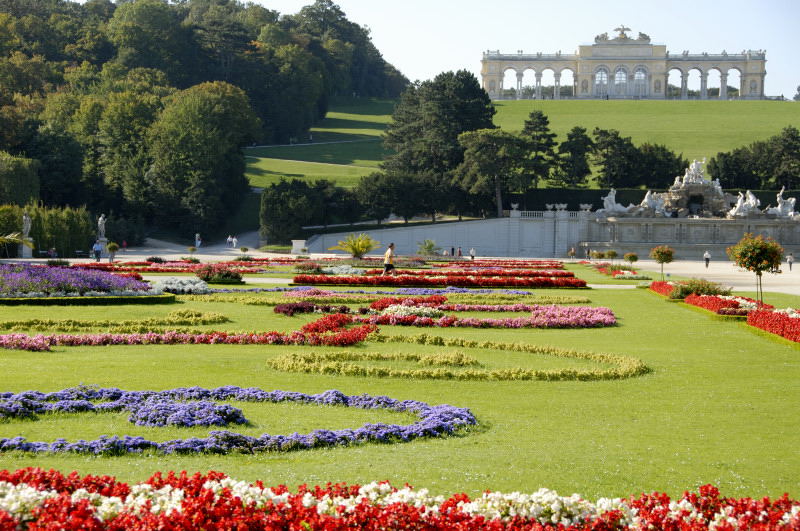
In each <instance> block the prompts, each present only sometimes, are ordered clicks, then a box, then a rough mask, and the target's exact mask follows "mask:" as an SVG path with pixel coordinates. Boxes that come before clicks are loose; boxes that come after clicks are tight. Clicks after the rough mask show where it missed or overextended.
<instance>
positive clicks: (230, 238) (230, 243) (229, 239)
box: [225, 234, 233, 247]
mask: <svg viewBox="0 0 800 531" xmlns="http://www.w3.org/2000/svg"><path fill="white" fill-rule="evenodd" d="M225 241H227V242H228V247H233V236H231V235H230V234H228V239H227V240H225Z"/></svg>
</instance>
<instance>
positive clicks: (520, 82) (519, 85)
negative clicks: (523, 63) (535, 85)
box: [517, 72, 523, 99]
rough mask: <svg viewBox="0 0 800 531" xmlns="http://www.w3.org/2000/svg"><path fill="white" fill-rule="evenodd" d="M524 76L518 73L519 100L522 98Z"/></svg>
mask: <svg viewBox="0 0 800 531" xmlns="http://www.w3.org/2000/svg"><path fill="white" fill-rule="evenodd" d="M522 76H523V74H522V73H520V72H517V99H521V98H522Z"/></svg>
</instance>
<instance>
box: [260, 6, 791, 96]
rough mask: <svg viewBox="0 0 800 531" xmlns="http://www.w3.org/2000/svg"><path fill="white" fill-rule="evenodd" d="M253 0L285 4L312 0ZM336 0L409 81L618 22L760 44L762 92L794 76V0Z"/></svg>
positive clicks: (785, 87) (784, 89) (724, 42)
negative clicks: (497, 52)
mask: <svg viewBox="0 0 800 531" xmlns="http://www.w3.org/2000/svg"><path fill="white" fill-rule="evenodd" d="M255 1H256V2H257V3H259V4H261V5H263V6H265V7H268V8H269V9H274V10H277V11H279V12H280V13H281V14H291V13H296V12H297V11H299V10H300V8H302V7H303V6H304V5H307V4H309V3H311V1H312V0H255ZM334 1H335V2H336V3H337V4H338V5H339V7H340V8H341V9H342V10H343V11H344V12H345V13H346V15H347V18H348V19H349V20H351V21H353V22H356V23H358V24H360V25H362V26H367V27H368V28H370V30H371V34H372V41H373V43H374V44H375V45H376V46H377V48H378V50H380V51H381V53H382V54H383V56H384V58H385V59H386V60H387V61H389V62H390V63H392V64H393V65H394V66H395V67H397V68H398V69H399V70H400V71H401V72H402V73H403V74H405V75H406V77H408V78H409V79H411V80H412V81H414V80H425V79H431V78H432V77H434V76H435V75H436V74H438V73H440V72H444V71H448V70H459V69H463V68H465V69H468V70H470V71H472V72H473V73H474V74H475V75H476V77H478V79H480V75H479V73H480V67H481V65H480V60H481V53H482V52H484V51H486V50H498V49H499V50H500V51H501V52H505V53H516V51H517V50H523V52H524V53H534V52H544V53H555V52H557V51H559V50H561V51H562V53H565V54H566V53H574V52H575V51H577V48H578V45H580V44H591V43H592V42H593V40H594V36H595V35H598V34H600V33H603V32H608V33H609V35H613V34H614V31H613V29H614V28H616V27H618V26H619V25H620V24H624V25H625V26H628V27H629V28H631V29H632V31H631V32H629V35H633V36H635V35H637V34H638V33H639V32H643V33H646V34H648V35H649V36H650V37H651V39H652V40H653V42H654V43H658V44H666V45H667V50H668V51H670V52H672V53H680V52H682V51H683V50H689V52H690V53H702V52H709V53H720V52H722V50H726V51H728V52H729V53H738V52H740V51H741V50H743V49H752V50H766V51H767V67H766V68H767V76H766V80H765V93H766V94H767V95H768V96H779V95H781V94H783V95H784V96H786V97H787V98H791V97H792V96H793V95H794V94H796V93H797V87H798V85H800V53H798V51H797V50H798V42H799V41H798V37H799V36H800V32H798V28H800V0H758V1H754V0H747V1H743V0H726V1H724V2H723V1H720V0H693V1H688V0H660V1H651V0H638V1H629V0H605V1H601V0H594V1H590V0H546V1H544V0H527V1H525V0H480V1H479V0H392V1H387V0H338V1H336V0H334ZM670 82H672V80H671V81H670ZM524 84H528V83H527V78H526V80H525V81H524ZM543 84H548V83H547V80H546V79H544V80H543ZM729 84H731V83H729ZM709 86H712V81H711V79H710V80H709ZM716 86H718V85H716ZM689 88H690V89H696V88H699V78H697V77H696V76H694V77H692V78H690V82H689Z"/></svg>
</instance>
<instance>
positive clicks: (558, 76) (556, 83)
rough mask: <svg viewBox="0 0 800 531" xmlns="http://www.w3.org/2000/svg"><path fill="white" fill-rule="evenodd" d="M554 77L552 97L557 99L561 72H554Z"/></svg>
mask: <svg viewBox="0 0 800 531" xmlns="http://www.w3.org/2000/svg"><path fill="white" fill-rule="evenodd" d="M554 77H555V80H556V81H555V85H554V86H553V99H554V100H558V99H561V72H556V74H555V75H554Z"/></svg>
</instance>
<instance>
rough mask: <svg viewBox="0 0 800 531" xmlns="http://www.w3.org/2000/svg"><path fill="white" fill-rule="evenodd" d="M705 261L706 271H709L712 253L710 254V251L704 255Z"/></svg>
mask: <svg viewBox="0 0 800 531" xmlns="http://www.w3.org/2000/svg"><path fill="white" fill-rule="evenodd" d="M703 260H705V262H706V269H708V263H709V262H710V261H711V253H709V252H708V250H706V252H704V253H703Z"/></svg>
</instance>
